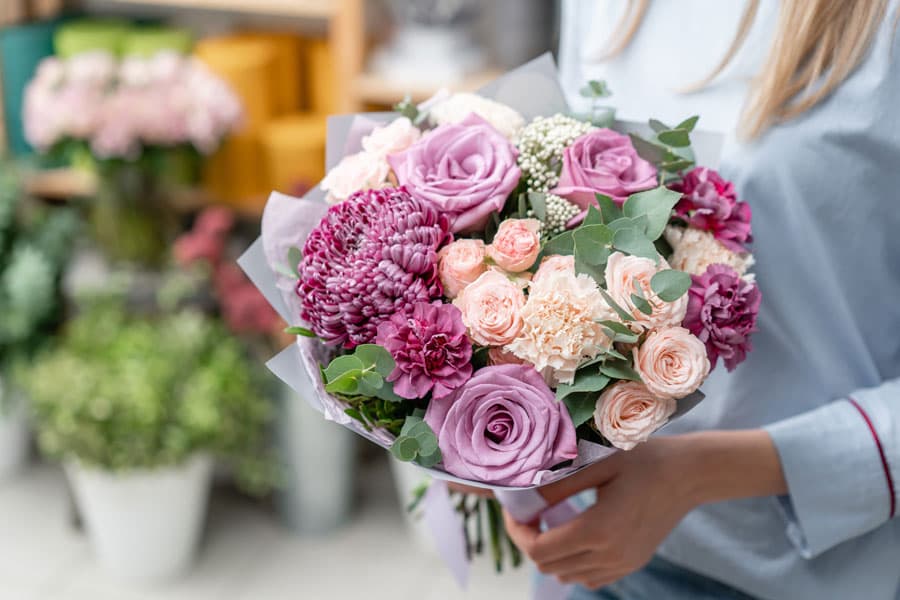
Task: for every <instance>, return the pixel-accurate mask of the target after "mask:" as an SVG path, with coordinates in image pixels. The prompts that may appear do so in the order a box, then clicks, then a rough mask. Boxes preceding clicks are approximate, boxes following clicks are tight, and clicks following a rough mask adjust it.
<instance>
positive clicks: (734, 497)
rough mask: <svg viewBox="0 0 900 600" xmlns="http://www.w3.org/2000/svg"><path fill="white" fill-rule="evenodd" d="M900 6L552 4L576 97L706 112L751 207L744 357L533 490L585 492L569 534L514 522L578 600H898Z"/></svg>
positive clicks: (883, 0)
mask: <svg viewBox="0 0 900 600" xmlns="http://www.w3.org/2000/svg"><path fill="white" fill-rule="evenodd" d="M744 6H745V8H744V9H743V13H742V7H744ZM896 9H897V6H896V2H895V1H893V0H891V1H888V0H856V1H847V0H780V1H779V0H759V1H757V0H750V1H749V2H748V3H747V4H746V5H745V4H744V3H742V2H738V1H737V0H729V1H719V2H712V1H708V0H682V1H680V2H662V1H659V0H656V1H649V0H646V1H645V0H641V1H632V2H625V1H624V0H623V1H614V0H604V1H602V2H598V1H597V0H567V1H566V2H565V3H564V8H563V10H564V32H563V47H562V51H561V57H560V58H561V72H562V76H563V80H564V83H565V84H566V86H567V87H568V90H569V92H570V95H571V96H572V97H573V100H574V99H575V98H574V96H575V95H576V94H577V89H578V88H579V87H580V86H581V84H583V82H584V81H585V80H588V79H605V80H607V81H608V82H609V84H610V86H611V88H612V89H613V90H614V92H615V94H616V95H615V96H614V98H613V100H614V101H615V102H614V103H615V104H616V105H617V106H618V108H619V115H620V116H623V117H624V118H646V117H647V116H649V115H653V116H659V117H660V118H661V120H663V121H664V122H678V121H680V120H681V119H683V118H684V117H687V116H689V115H691V114H700V115H702V119H701V125H700V127H701V128H704V126H705V127H706V128H707V129H713V130H715V129H721V130H725V131H729V132H732V133H735V132H737V133H739V134H742V136H743V137H741V136H740V135H730V136H729V140H730V141H729V143H727V144H726V152H725V155H724V156H723V160H722V165H721V168H720V171H721V173H722V174H723V176H725V177H726V178H728V179H731V180H733V181H734V182H735V185H736V187H737V190H738V195H739V196H740V197H741V198H742V199H743V200H746V201H748V202H749V203H750V204H751V206H752V208H753V212H754V215H753V217H754V234H755V244H754V247H753V252H754V254H755V256H756V260H757V265H756V267H755V271H756V273H757V277H758V281H759V285H760V288H761V290H762V292H763V308H762V311H761V313H760V316H759V328H760V330H759V332H758V333H757V334H756V335H755V338H754V346H755V349H754V352H753V353H751V355H750V357H749V359H748V360H747V361H746V362H745V363H744V364H743V365H741V366H740V367H739V368H738V369H737V370H736V371H735V372H733V373H730V374H728V373H724V372H722V371H717V372H716V374H715V375H714V376H713V378H712V379H711V380H710V381H709V382H708V384H707V385H706V386H705V388H704V390H705V391H706V394H707V399H706V401H705V402H703V403H702V404H701V405H700V407H698V408H697V409H695V410H694V411H693V412H692V413H691V414H689V415H688V416H687V417H685V418H684V419H682V420H680V421H679V422H678V423H676V424H673V425H672V426H671V428H670V429H669V430H667V431H668V432H669V433H671V434H675V435H670V436H668V437H659V438H656V439H653V440H652V441H650V442H648V443H646V444H644V445H643V446H641V447H639V448H637V449H635V450H634V451H631V452H627V453H620V454H618V455H616V456H615V457H613V458H611V459H609V460H607V461H605V462H601V463H599V464H598V465H595V466H594V467H593V468H591V469H588V470H586V471H584V472H582V473H581V474H579V475H577V476H575V477H572V478H570V479H567V480H564V481H563V482H561V483H559V484H556V485H554V486H550V487H548V488H545V489H544V491H545V495H546V496H547V498H548V500H549V501H550V502H551V503H553V502H558V501H560V500H562V499H563V498H566V497H568V496H571V495H573V494H576V493H578V492H580V491H582V490H587V489H596V495H597V500H596V504H595V505H594V506H592V507H590V508H588V509H587V510H586V511H585V512H584V513H582V515H581V516H579V517H578V518H577V519H576V520H575V521H573V522H571V523H568V524H566V525H564V526H561V527H558V528H556V529H552V530H549V531H547V532H544V533H541V532H540V531H539V530H538V529H537V528H536V527H534V526H530V525H520V524H517V523H515V522H513V521H512V520H511V519H510V518H508V517H507V526H508V527H509V530H510V533H511V535H512V536H513V538H514V540H515V541H516V542H517V543H518V544H519V545H520V547H522V548H523V549H524V550H525V551H526V552H527V553H528V554H529V556H530V557H531V558H532V559H533V560H534V561H535V562H536V563H537V564H538V566H539V568H540V569H541V570H542V571H543V572H544V573H546V574H548V575H552V576H556V577H558V578H559V579H560V580H562V581H564V582H571V583H578V584H581V585H582V586H583V587H582V588H578V591H577V592H576V593H575V597H576V598H579V599H581V598H585V599H586V598H607V599H611V598H616V599H622V600H638V599H645V598H646V599H666V600H673V599H674V600H678V599H681V598H692V599H696V598H765V599H768V600H788V599H790V600H796V599H807V598H815V599H830V598H834V599H848V598H865V599H867V600H897V599H900V519H896V518H895V517H896V516H897V514H898V512H900V510H898V506H897V505H898V500H900V499H898V495H900V300H898V299H900V235H898V233H897V232H898V231H900V208H898V207H897V204H896V199H897V196H898V194H900V56H898V54H900V40H898V39H895V24H896V23H895V16H894V15H895V13H896ZM622 14H624V17H620V15H622ZM616 23H618V25H616ZM735 32H737V33H736V34H735ZM723 56H724V57H725V58H724V59H723V60H720V59H721V58H722V57H723ZM704 72H712V76H711V77H709V78H707V80H706V81H701V82H700V84H699V85H697V86H694V87H695V89H694V93H689V94H686V93H683V90H680V91H676V88H684V87H685V86H686V85H687V86H688V87H690V86H689V85H688V84H690V83H691V82H692V81H696V80H697V79H698V78H699V79H702V78H703V75H704ZM751 76H755V78H754V79H753V80H752V81H751V80H750V77H751ZM585 588H590V589H597V588H602V589H601V591H598V592H590V591H588V589H585Z"/></svg>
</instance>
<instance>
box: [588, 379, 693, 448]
mask: <svg viewBox="0 0 900 600" xmlns="http://www.w3.org/2000/svg"><path fill="white" fill-rule="evenodd" d="M674 412H675V400H672V399H671V398H657V397H655V396H654V395H653V394H652V393H650V390H648V389H647V387H646V386H645V385H644V384H642V383H638V382H636V381H620V382H618V383H614V384H612V385H611V386H609V387H608V388H606V389H605V390H604V391H603V393H602V394H600V398H599V399H598V400H597V408H596V409H595V410H594V426H595V427H596V428H597V431H599V432H600V433H601V434H602V435H603V437H605V438H606V439H607V440H609V443H611V444H612V445H613V446H615V447H616V448H621V449H622V450H631V449H632V448H634V447H635V446H637V445H638V444H640V443H641V442H646V441H647V439H648V438H649V437H650V435H651V434H652V433H653V432H654V431H656V430H657V429H659V428H660V427H662V426H663V425H665V424H666V422H667V421H668V420H669V417H671V416H672V413H674Z"/></svg>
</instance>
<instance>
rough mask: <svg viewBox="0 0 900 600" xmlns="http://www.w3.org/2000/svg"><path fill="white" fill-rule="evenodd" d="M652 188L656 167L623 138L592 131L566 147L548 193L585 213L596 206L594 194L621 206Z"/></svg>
mask: <svg viewBox="0 0 900 600" xmlns="http://www.w3.org/2000/svg"><path fill="white" fill-rule="evenodd" d="M655 186H656V167H654V166H653V165H652V164H650V163H649V162H647V161H646V160H644V159H643V158H641V157H640V156H638V153H637V151H636V150H635V149H634V146H633V145H632V144H631V140H630V139H629V138H628V136H627V135H622V134H621V133H617V132H615V131H613V130H612V129H593V130H591V131H589V132H588V133H586V134H584V135H583V136H581V137H580V138H578V139H577V140H575V141H574V142H573V143H572V145H571V146H569V147H568V148H566V150H565V152H564V153H563V168H562V173H561V174H560V177H559V184H558V185H557V187H556V188H555V189H554V190H553V191H552V193H553V194H556V195H557V196H562V197H563V198H565V199H566V200H568V201H569V202H572V203H574V204H577V205H578V206H580V207H581V208H582V209H583V210H585V211H586V210H587V208H588V207H589V206H592V205H596V204H597V199H596V194H597V193H600V194H605V195H607V196H609V197H610V198H612V199H613V200H614V201H616V202H617V203H618V204H622V203H623V202H625V199H626V198H628V196H630V195H631V194H634V193H636V192H642V191H644V190H649V189H650V188H653V187H655Z"/></svg>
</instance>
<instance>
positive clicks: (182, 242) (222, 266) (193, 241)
mask: <svg viewBox="0 0 900 600" xmlns="http://www.w3.org/2000/svg"><path fill="white" fill-rule="evenodd" d="M234 222H235V218H234V214H232V212H231V211H230V210H228V209H227V208H225V207H222V206H212V207H209V208H207V209H205V210H204V211H203V212H202V213H200V214H199V215H198V216H197V219H196V220H195V221H194V226H193V228H192V229H191V230H190V231H189V232H187V233H185V234H184V235H182V236H181V237H180V238H178V240H176V242H175V246H174V248H173V252H174V255H175V260H176V262H177V263H178V264H179V265H181V266H183V267H187V266H190V265H193V264H195V263H198V262H201V261H202V262H205V263H207V264H208V265H209V267H210V269H211V271H212V285H213V290H214V291H215V295H216V299H217V301H218V303H219V309H220V311H221V314H222V319H223V320H224V321H225V324H226V325H227V326H228V328H229V329H231V330H232V331H233V332H234V333H239V334H240V333H244V334H246V333H264V334H268V333H273V332H276V331H278V329H279V328H280V323H281V318H280V317H279V316H278V313H276V312H275V311H274V310H273V309H272V307H271V306H270V305H269V303H268V301H267V300H266V299H265V297H264V296H263V295H262V294H261V293H260V292H259V290H258V289H256V286H255V285H253V283H252V282H251V281H250V280H249V279H247V276H246V275H244V272H243V271H241V269H240V268H239V267H238V266H237V264H236V263H234V262H232V261H230V260H225V251H226V246H227V245H228V236H229V234H230V233H231V230H232V228H233V227H234Z"/></svg>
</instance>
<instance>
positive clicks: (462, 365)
mask: <svg viewBox="0 0 900 600" xmlns="http://www.w3.org/2000/svg"><path fill="white" fill-rule="evenodd" d="M376 341H377V342H378V343H379V344H380V345H382V346H384V347H385V348H386V349H387V350H388V352H390V353H391V356H393V357H394V361H395V362H396V363H397V366H396V368H395V369H394V371H393V372H392V373H391V374H390V376H389V377H388V378H387V379H388V381H392V382H394V392H396V393H397V395H398V396H402V397H403V398H409V399H417V398H424V397H425V396H426V395H427V394H428V393H429V392H432V394H433V396H434V398H436V399H437V398H443V397H444V396H446V395H448V394H449V393H450V392H452V391H453V390H455V389H457V388H458V387H459V386H461V385H462V384H464V383H465V382H466V381H467V380H468V379H469V377H471V376H472V363H471V362H470V361H471V359H472V343H471V342H470V341H469V338H468V336H466V326H465V325H464V324H463V322H462V314H461V313H460V312H459V309H458V308H456V307H455V306H453V305H452V304H443V303H441V302H439V301H438V302H433V303H428V302H419V303H418V304H416V305H414V306H413V307H412V313H411V314H409V315H407V314H403V313H397V314H394V315H393V316H392V317H391V318H390V319H388V320H387V321H384V322H382V323H381V324H380V325H379V326H378V337H377V338H376Z"/></svg>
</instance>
